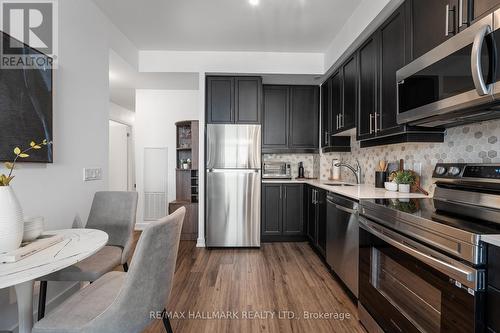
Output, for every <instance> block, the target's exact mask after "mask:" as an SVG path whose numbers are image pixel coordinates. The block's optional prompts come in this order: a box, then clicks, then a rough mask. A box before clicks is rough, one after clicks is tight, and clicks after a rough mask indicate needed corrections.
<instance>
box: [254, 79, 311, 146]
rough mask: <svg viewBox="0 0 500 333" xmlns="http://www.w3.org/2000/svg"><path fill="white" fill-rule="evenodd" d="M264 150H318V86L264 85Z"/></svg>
mask: <svg viewBox="0 0 500 333" xmlns="http://www.w3.org/2000/svg"><path fill="white" fill-rule="evenodd" d="M263 99H264V108H263V121H262V127H263V129H262V151H263V152H264V153H279V152H296V153H300V152H304V153H307V152H311V153H313V152H317V151H318V149H319V132H318V131H319V87H318V86H282V85H265V86H264V97H263Z"/></svg>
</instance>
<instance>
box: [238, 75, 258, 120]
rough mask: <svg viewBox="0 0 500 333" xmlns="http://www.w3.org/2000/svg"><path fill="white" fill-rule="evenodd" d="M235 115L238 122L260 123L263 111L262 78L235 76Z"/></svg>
mask: <svg viewBox="0 0 500 333" xmlns="http://www.w3.org/2000/svg"><path fill="white" fill-rule="evenodd" d="M234 84H235V116H236V123H237V124H260V122H261V111H262V79H261V78H260V77H237V78H235V82H234Z"/></svg>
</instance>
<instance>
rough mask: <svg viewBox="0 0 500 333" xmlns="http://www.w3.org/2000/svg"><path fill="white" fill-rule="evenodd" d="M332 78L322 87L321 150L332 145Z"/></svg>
mask: <svg viewBox="0 0 500 333" xmlns="http://www.w3.org/2000/svg"><path fill="white" fill-rule="evenodd" d="M332 80H333V79H332V78H329V79H328V80H327V81H325V83H323V85H322V86H321V148H325V147H328V146H329V145H330V133H332Z"/></svg>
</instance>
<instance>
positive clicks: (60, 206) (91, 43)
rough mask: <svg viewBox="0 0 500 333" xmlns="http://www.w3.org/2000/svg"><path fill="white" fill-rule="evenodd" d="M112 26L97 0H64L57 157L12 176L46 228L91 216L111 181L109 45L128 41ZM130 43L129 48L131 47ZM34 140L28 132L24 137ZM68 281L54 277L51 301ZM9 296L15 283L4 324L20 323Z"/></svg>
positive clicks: (27, 209)
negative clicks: (86, 172) (86, 178)
mask: <svg viewBox="0 0 500 333" xmlns="http://www.w3.org/2000/svg"><path fill="white" fill-rule="evenodd" d="M112 30H113V29H111V25H110V23H109V21H108V20H107V18H106V17H105V16H104V15H103V14H102V13H101V12H100V10H98V9H97V7H96V6H95V4H94V3H93V2H91V1H88V0H72V1H60V2H59V68H58V69H57V70H54V110H53V116H54V121H53V128H54V163H53V164H23V165H20V167H19V169H18V170H16V178H15V179H14V180H13V182H12V186H13V188H14V190H15V191H16V193H17V196H18V197H19V200H20V202H21V204H22V207H23V209H24V213H25V215H42V216H44V217H45V229H47V230H51V229H61V228H70V227H71V225H72V223H73V220H74V219H75V218H80V219H81V220H82V221H84V222H85V221H86V219H87V216H88V212H89V209H90V205H91V202H92V198H93V195H94V193H95V192H96V191H99V190H105V189H106V187H107V178H108V109H109V96H108V95H109V93H108V91H109V89H108V58H109V48H110V46H111V44H115V45H120V44H121V43H122V42H123V41H124V40H125V38H124V37H123V36H120V34H119V32H117V31H114V32H113V31H112ZM126 44H127V45H124V46H123V49H128V50H130V45H129V44H128V43H126ZM132 53H133V52H132ZM0 126H1V125H0ZM30 140H31V138H26V142H25V143H24V144H26V143H28V142H29V141H30ZM20 144H23V143H20ZM84 167H100V168H102V169H103V177H104V179H103V180H99V181H94V182H87V183H84V182H83V180H82V179H83V171H82V170H83V168H84ZM2 171H4V170H2ZM0 172H1V171H0ZM67 287H68V284H64V285H59V286H54V285H53V284H51V287H49V300H50V299H51V298H52V297H53V296H54V293H57V292H61V288H62V289H65V288H67ZM11 296H12V295H10V296H9V289H4V290H0V331H1V330H4V329H6V330H13V329H14V328H15V326H17V315H16V311H15V309H16V304H15V297H13V298H12V297H11Z"/></svg>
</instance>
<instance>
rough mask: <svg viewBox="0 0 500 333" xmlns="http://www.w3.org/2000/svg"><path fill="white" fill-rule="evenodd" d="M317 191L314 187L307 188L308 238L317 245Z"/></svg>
mask: <svg viewBox="0 0 500 333" xmlns="http://www.w3.org/2000/svg"><path fill="white" fill-rule="evenodd" d="M315 195H316V190H315V189H314V188H313V187H312V186H308V188H307V237H308V238H309V241H310V242H311V243H313V244H316V201H315Z"/></svg>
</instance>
